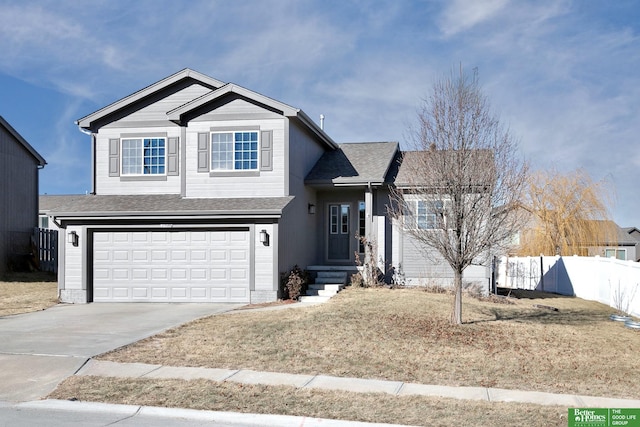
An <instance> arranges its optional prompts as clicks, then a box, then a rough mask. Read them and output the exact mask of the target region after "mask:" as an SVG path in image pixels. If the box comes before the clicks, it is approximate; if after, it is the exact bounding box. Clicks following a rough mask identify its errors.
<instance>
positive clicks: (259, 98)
mask: <svg viewBox="0 0 640 427" xmlns="http://www.w3.org/2000/svg"><path fill="white" fill-rule="evenodd" d="M77 124H78V125H79V126H80V127H81V128H82V129H84V130H85V131H88V132H90V133H91V144H92V158H91V165H92V194H90V195H84V196H46V197H43V201H42V204H43V206H44V207H45V208H46V209H44V210H43V214H45V213H46V214H47V215H48V216H50V220H51V221H52V222H54V223H55V224H56V226H58V227H60V228H61V229H63V230H61V232H63V233H64V234H65V237H64V238H62V237H61V239H60V241H61V242H62V243H61V248H60V252H61V253H60V258H59V259H60V265H59V273H58V278H59V287H60V297H61V299H62V300H63V301H66V302H91V301H195V302H197V301H216V302H223V301H235V302H246V303H248V302H261V301H271V300H275V299H276V298H277V297H278V290H279V282H280V277H281V274H282V273H284V272H286V271H287V270H289V269H291V268H292V267H293V266H294V265H296V264H297V265H299V266H300V267H302V268H309V269H312V270H315V271H317V270H319V269H343V270H353V271H355V268H354V267H355V262H356V257H357V256H360V257H361V256H362V255H363V252H364V246H363V245H362V242H361V240H359V239H358V238H357V236H365V237H366V238H367V239H368V240H369V241H372V242H376V247H377V253H376V260H377V262H378V264H379V266H380V268H381V270H383V271H389V270H391V269H392V267H393V266H400V265H403V266H404V268H408V266H407V263H403V259H402V253H400V255H399V258H397V259H393V253H394V244H396V243H395V242H394V241H393V236H394V233H395V234H398V233H400V234H401V230H400V232H398V231H396V232H394V231H393V226H392V222H391V221H390V219H389V218H388V217H387V209H386V206H387V204H388V203H389V186H390V185H393V182H394V179H395V176H396V174H397V173H398V166H399V159H400V156H401V153H400V151H399V147H398V144H397V143H395V142H379V143H354V144H337V143H336V142H334V141H333V140H332V139H331V138H330V137H329V136H328V135H327V134H326V133H325V132H324V131H323V130H322V129H321V128H320V127H319V126H318V125H317V124H316V123H314V122H313V121H312V120H311V119H310V118H309V117H308V116H307V115H306V114H305V113H304V112H303V111H301V110H299V109H296V108H293V107H291V106H289V105H286V104H283V103H281V102H279V101H275V100H273V99H271V98H268V97H266V96H263V95H261V94H259V93H256V92H253V91H251V90H248V89H245V88H243V87H240V86H237V85H235V84H232V83H223V82H221V81H218V80H215V79H213V78H210V77H208V76H205V75H203V74H200V73H197V72H195V71H193V70H189V69H185V70H182V71H180V72H178V73H176V74H173V75H171V76H169V77H167V78H165V79H163V80H161V81H159V82H157V83H154V84H152V85H151V86H148V87H146V88H144V89H142V90H140V91H138V92H136V93H134V94H132V95H130V96H127V97H125V98H123V99H121V100H119V101H116V102H114V103H113V104H110V105H108V106H106V107H104V108H102V109H100V110H98V111H96V112H95V113H92V114H90V115H88V116H86V117H83V118H81V119H79V120H78V121H77ZM396 252H397V251H396ZM407 252H408V250H405V251H404V252H403V253H404V254H406V253H407ZM414 261H415V260H414V259H413V258H412V259H411V263H413V262H414ZM417 262H419V263H421V264H424V263H425V261H424V260H421V259H420V260H418V261H417ZM416 271H418V270H416Z"/></svg>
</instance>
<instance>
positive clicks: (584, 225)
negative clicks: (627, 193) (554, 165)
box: [518, 169, 617, 256]
mask: <svg viewBox="0 0 640 427" xmlns="http://www.w3.org/2000/svg"><path fill="white" fill-rule="evenodd" d="M613 194H614V192H613V190H612V189H611V187H610V184H609V183H608V182H607V181H605V180H602V181H598V182H594V181H593V180H592V179H591V177H590V176H589V174H588V173H587V172H586V171H585V170H583V169H578V170H575V171H573V172H570V173H567V174H562V173H559V172H558V171H556V170H550V171H538V172H536V173H534V174H531V175H530V177H529V181H528V185H527V188H526V191H525V197H524V198H523V202H522V207H523V209H524V210H526V212H527V213H529V215H530V219H529V223H528V227H526V228H525V229H524V230H523V233H522V235H521V238H520V249H519V251H518V252H519V254H520V255H534V256H537V255H540V254H544V255H588V248H589V247H602V246H606V245H608V244H613V243H615V241H616V239H617V230H616V228H617V227H616V226H615V224H614V223H613V221H611V219H610V218H611V217H610V215H609V206H610V205H611V204H612V195H613Z"/></svg>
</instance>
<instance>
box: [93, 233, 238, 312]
mask: <svg viewBox="0 0 640 427" xmlns="http://www.w3.org/2000/svg"><path fill="white" fill-rule="evenodd" d="M93 242H94V251H93V264H94V265H93V282H94V283H93V285H94V289H93V296H94V301H127V300H128V301H198V302H203V301H211V302H224V301H237V302H249V278H250V275H249V271H250V270H249V263H250V251H249V243H250V239H249V232H248V231H213V230H203V231H149V232H137V231H136V232H95V233H94V238H93Z"/></svg>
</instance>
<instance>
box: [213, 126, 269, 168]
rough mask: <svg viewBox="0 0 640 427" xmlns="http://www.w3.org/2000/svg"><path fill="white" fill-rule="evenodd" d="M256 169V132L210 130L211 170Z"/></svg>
mask: <svg viewBox="0 0 640 427" xmlns="http://www.w3.org/2000/svg"><path fill="white" fill-rule="evenodd" d="M232 170H236V171H245V170H258V132H257V131H237V132H212V133H211V171H213V172H215V171H232Z"/></svg>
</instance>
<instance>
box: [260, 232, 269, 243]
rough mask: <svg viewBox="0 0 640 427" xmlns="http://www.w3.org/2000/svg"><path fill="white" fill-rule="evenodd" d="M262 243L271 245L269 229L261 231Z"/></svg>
mask: <svg viewBox="0 0 640 427" xmlns="http://www.w3.org/2000/svg"><path fill="white" fill-rule="evenodd" d="M260 243H262V244H263V245H265V246H269V233H267V230H262V231H260Z"/></svg>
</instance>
